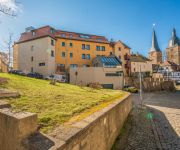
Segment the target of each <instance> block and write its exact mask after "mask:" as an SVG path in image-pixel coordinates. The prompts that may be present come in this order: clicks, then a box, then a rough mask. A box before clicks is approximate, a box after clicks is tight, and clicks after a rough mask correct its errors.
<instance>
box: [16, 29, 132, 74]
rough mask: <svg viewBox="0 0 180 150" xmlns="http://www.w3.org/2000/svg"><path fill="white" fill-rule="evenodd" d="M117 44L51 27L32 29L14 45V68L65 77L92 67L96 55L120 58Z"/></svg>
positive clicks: (122, 49)
mask: <svg viewBox="0 0 180 150" xmlns="http://www.w3.org/2000/svg"><path fill="white" fill-rule="evenodd" d="M117 43H118V44H120V46H119V47H121V51H122V52H124V51H128V52H129V51H130V49H129V47H128V46H125V45H123V43H122V42H121V43H120V42H117ZM117 43H112V42H110V41H108V39H107V38H106V37H104V36H98V35H91V34H84V33H76V32H69V31H62V30H56V29H54V28H52V27H50V26H45V27H41V28H38V29H35V28H33V27H30V28H27V29H26V32H24V33H22V34H21V37H20V39H19V41H18V42H16V43H15V44H14V62H13V63H14V64H13V65H14V69H19V70H22V71H24V72H37V73H41V74H43V75H44V76H48V75H51V74H53V73H57V74H66V73H69V69H70V68H76V67H91V66H92V60H93V59H94V58H96V57H97V56H109V55H112V54H114V53H115V54H116V55H118V54H117V52H116V48H115V47H117ZM122 55H125V54H124V53H123V54H122ZM123 58H124V57H123ZM123 62H124V59H123ZM124 63H125V62H124Z"/></svg>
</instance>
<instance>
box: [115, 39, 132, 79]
mask: <svg viewBox="0 0 180 150" xmlns="http://www.w3.org/2000/svg"><path fill="white" fill-rule="evenodd" d="M130 53H131V50H130V49H129V48H127V47H125V46H124V45H123V44H122V43H121V42H120V41H118V42H116V43H115V45H114V54H115V55H116V57H118V58H120V60H121V62H122V68H123V73H124V75H125V76H128V73H127V72H128V71H130V68H126V67H125V64H127V63H129V65H130V61H128V60H125V58H124V57H125V55H126V54H127V55H129V56H130Z"/></svg>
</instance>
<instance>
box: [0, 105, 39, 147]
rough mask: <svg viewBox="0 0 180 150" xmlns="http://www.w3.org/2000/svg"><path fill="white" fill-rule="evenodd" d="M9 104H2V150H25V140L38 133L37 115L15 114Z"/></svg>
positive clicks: (0, 107)
mask: <svg viewBox="0 0 180 150" xmlns="http://www.w3.org/2000/svg"><path fill="white" fill-rule="evenodd" d="M9 108H10V106H9V105H8V104H7V103H2V102H1V103H0V149H1V150H24V147H23V146H22V141H23V139H25V138H27V137H28V136H30V135H31V134H32V133H35V132H36V127H37V115H36V114H32V113H15V112H12V110H11V109H9Z"/></svg>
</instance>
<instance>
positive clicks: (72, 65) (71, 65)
mask: <svg viewBox="0 0 180 150" xmlns="http://www.w3.org/2000/svg"><path fill="white" fill-rule="evenodd" d="M77 66H78V65H77V64H70V67H71V68H77Z"/></svg>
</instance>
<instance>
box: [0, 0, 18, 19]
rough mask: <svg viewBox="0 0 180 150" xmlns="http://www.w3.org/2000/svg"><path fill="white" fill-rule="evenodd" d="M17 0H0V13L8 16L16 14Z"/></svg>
mask: <svg viewBox="0 0 180 150" xmlns="http://www.w3.org/2000/svg"><path fill="white" fill-rule="evenodd" d="M18 8H19V5H18V2H17V1H16V0H0V13H3V14H5V15H8V16H13V17H15V16H17V12H18Z"/></svg>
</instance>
